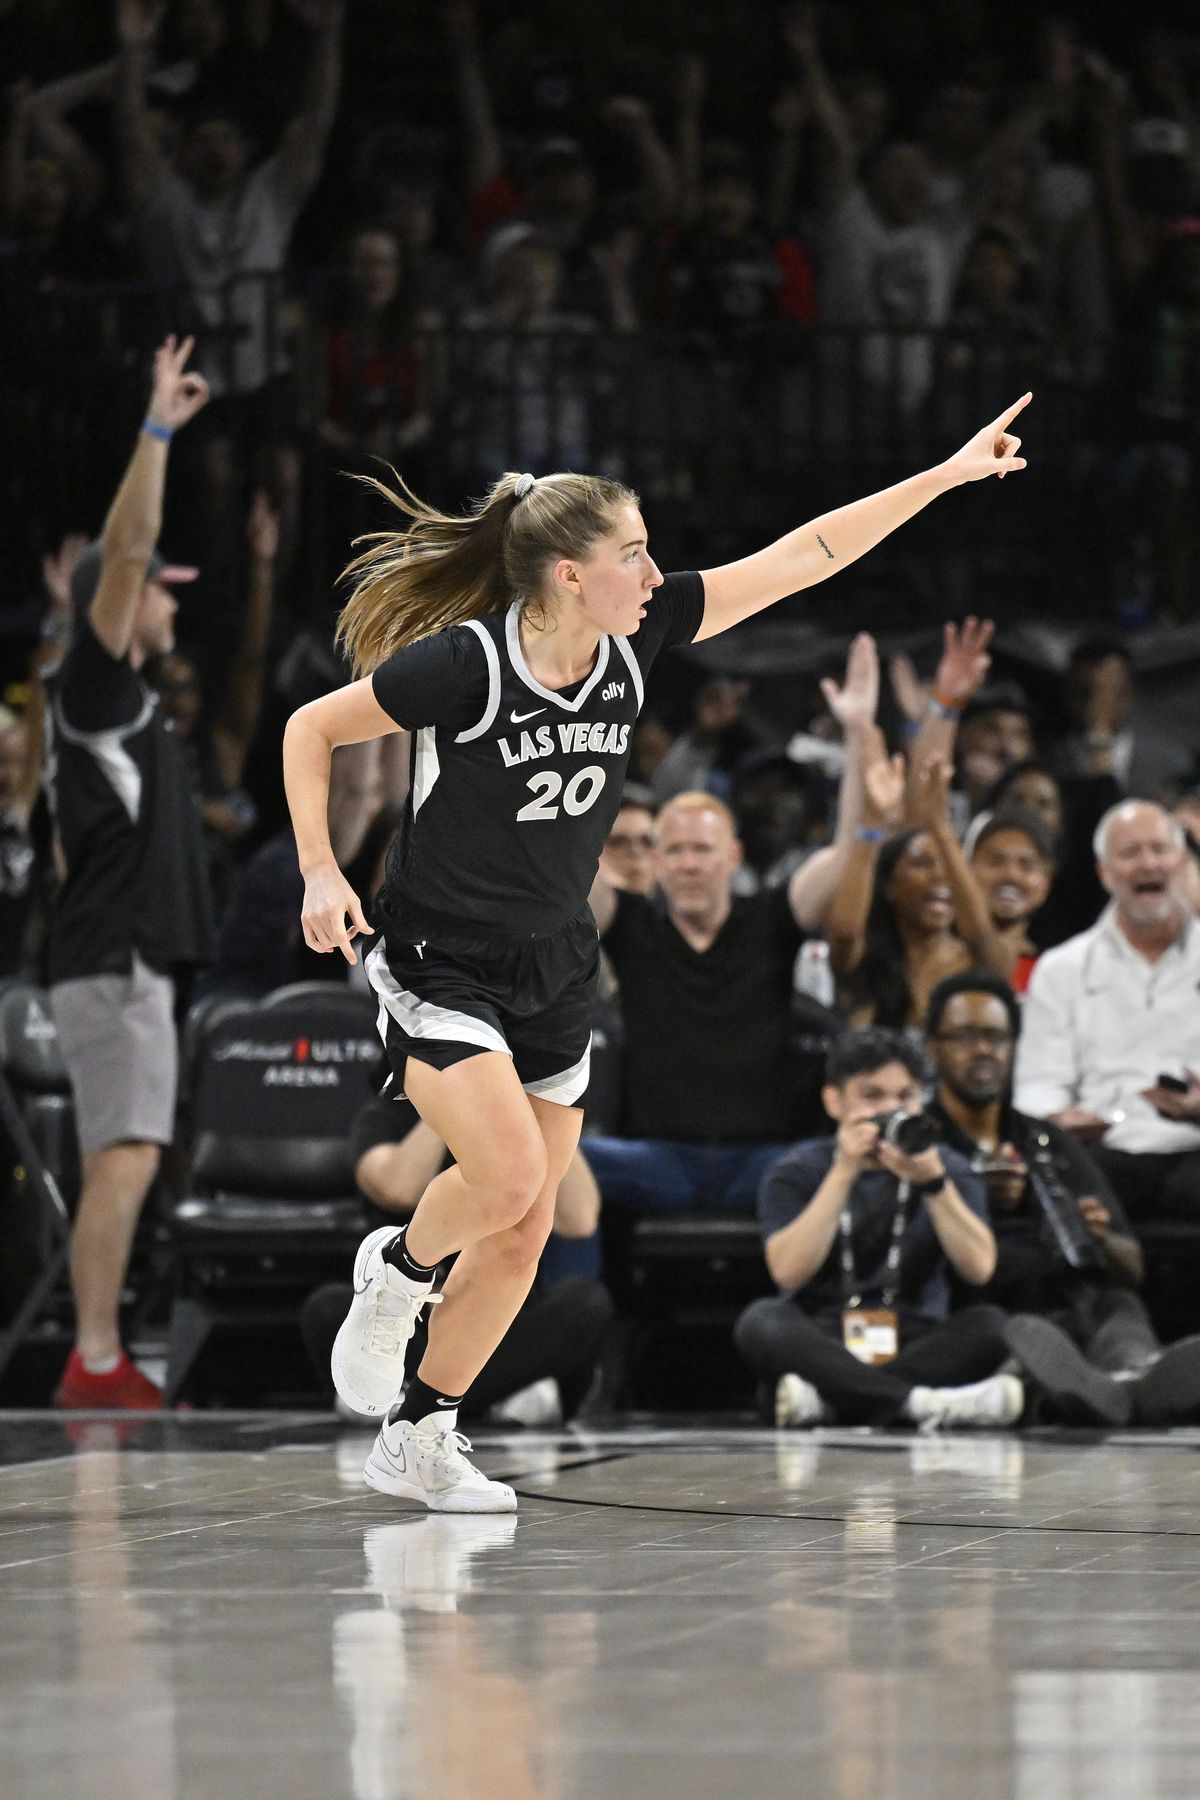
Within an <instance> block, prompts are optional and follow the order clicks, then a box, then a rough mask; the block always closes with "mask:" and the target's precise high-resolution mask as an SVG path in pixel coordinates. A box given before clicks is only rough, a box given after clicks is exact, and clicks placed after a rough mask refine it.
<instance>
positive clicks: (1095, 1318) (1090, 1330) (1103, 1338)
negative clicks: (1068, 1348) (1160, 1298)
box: [1050, 1285, 1162, 1374]
mask: <svg viewBox="0 0 1200 1800" xmlns="http://www.w3.org/2000/svg"><path fill="white" fill-rule="evenodd" d="M1050 1317H1051V1318H1052V1319H1053V1321H1054V1323H1055V1324H1056V1325H1061V1326H1062V1328H1063V1330H1064V1331H1065V1332H1066V1333H1067V1335H1068V1337H1070V1338H1072V1339H1073V1340H1074V1341H1075V1343H1076V1344H1078V1346H1079V1348H1080V1349H1081V1350H1082V1351H1083V1354H1084V1355H1085V1356H1086V1357H1087V1359H1088V1361H1089V1362H1090V1363H1093V1364H1094V1365H1095V1367H1096V1368H1098V1369H1105V1370H1107V1371H1108V1373H1109V1374H1115V1373H1116V1371H1117V1370H1118V1369H1142V1368H1145V1366H1146V1364H1147V1363H1150V1362H1153V1361H1154V1359H1155V1357H1156V1356H1158V1355H1159V1353H1160V1351H1161V1350H1162V1340H1161V1339H1160V1337H1159V1335H1158V1333H1157V1332H1156V1331H1155V1329H1154V1326H1153V1325H1152V1324H1151V1322H1150V1314H1149V1313H1148V1312H1147V1311H1146V1303H1145V1301H1144V1300H1143V1299H1142V1297H1141V1295H1140V1294H1135V1293H1134V1291H1133V1289H1132V1288H1119V1287H1099V1286H1092V1285H1089V1286H1088V1287H1085V1288H1082V1289H1081V1290H1080V1292H1079V1293H1078V1294H1076V1295H1075V1297H1074V1299H1073V1300H1072V1302H1071V1304H1070V1306H1069V1307H1068V1308H1067V1310H1066V1311H1065V1312H1061V1313H1051V1314H1050Z"/></svg>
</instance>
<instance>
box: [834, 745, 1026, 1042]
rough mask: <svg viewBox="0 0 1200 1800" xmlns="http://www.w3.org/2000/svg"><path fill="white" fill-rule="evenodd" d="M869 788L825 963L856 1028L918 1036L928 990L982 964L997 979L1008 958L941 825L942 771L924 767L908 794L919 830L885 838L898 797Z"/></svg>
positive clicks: (899, 790)
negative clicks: (913, 1030)
mask: <svg viewBox="0 0 1200 1800" xmlns="http://www.w3.org/2000/svg"><path fill="white" fill-rule="evenodd" d="M899 765H900V759H899V758H898V757H897V758H894V759H893V768H892V772H891V783H890V790H889V789H888V788H886V787H885V786H883V785H878V786H876V788H875V789H874V790H873V789H872V788H870V787H869V788H868V791H867V797H866V801H865V805H864V815H863V816H864V821H865V822H864V826H863V829H862V830H861V831H860V832H859V833H858V835H857V841H856V842H855V844H854V845H853V847H852V849H851V851H850V854H849V856H848V858H847V861H846V869H845V874H844V876H843V878H842V880H841V881H840V882H839V884H838V890H837V893H836V895H835V897H834V900H833V904H832V905H831V907H830V909H829V917H828V925H827V935H828V937H829V953H830V962H831V964H832V967H833V972H834V975H835V976H836V977H837V978H838V980H839V982H840V984H841V991H842V997H843V1006H844V1008H845V1009H846V1010H847V1011H848V1013H849V1016H850V1018H851V1019H852V1021H853V1022H854V1024H856V1025H869V1024H874V1025H885V1026H887V1027H889V1028H890V1029H892V1030H896V1031H900V1030H904V1029H905V1028H906V1027H909V1026H914V1027H917V1028H918V1029H919V1028H920V1026H921V1024H922V1022H923V1020H924V1017H925V1011H926V1007H927V1005H928V1000H929V995H930V993H931V992H932V990H933V988H934V987H935V986H936V985H937V983H938V982H939V981H941V980H942V979H943V978H944V977H945V976H947V975H953V974H956V973H957V972H958V971H959V970H960V969H965V968H969V967H970V966H971V964H972V963H975V962H985V963H987V965H988V966H989V967H996V968H998V969H999V970H1000V972H1001V973H1004V971H1005V969H1006V968H1007V966H1008V962H1009V952H1008V950H1007V949H1006V948H1005V947H1004V946H1003V944H1002V943H1001V942H1000V940H999V939H998V937H997V934H996V932H995V930H994V928H993V926H992V923H991V920H990V918H989V917H988V911H987V906H986V904H985V902H984V898H983V895H982V893H981V892H980V890H979V888H978V887H977V886H976V884H975V880H974V877H973V876H972V874H971V871H970V869H969V868H968V866H967V861H966V858H965V857H964V855H963V853H962V849H961V846H960V845H959V842H958V839H957V838H956V837H955V835H954V832H953V830H952V828H951V825H950V814H949V769H948V767H947V765H946V764H945V763H939V762H933V763H929V764H928V765H927V766H926V768H925V770H924V771H923V774H922V776H921V779H920V783H919V786H918V788H917V792H916V801H915V804H916V808H917V812H918V816H919V823H918V824H916V825H915V826H913V827H912V828H911V829H909V830H907V831H902V832H900V833H899V835H898V836H895V837H890V836H889V832H890V830H891V826H892V822H893V821H894V819H895V816H896V813H897V811H898V808H899V805H900V801H901V798H902V795H903V789H904V774H903V770H902V768H901V767H900V766H899Z"/></svg>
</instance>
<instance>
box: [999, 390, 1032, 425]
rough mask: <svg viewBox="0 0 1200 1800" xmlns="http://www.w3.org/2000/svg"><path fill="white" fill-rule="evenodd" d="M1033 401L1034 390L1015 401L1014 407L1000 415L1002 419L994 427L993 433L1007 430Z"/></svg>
mask: <svg viewBox="0 0 1200 1800" xmlns="http://www.w3.org/2000/svg"><path fill="white" fill-rule="evenodd" d="M1032 399H1033V393H1032V390H1031V391H1030V392H1029V393H1028V394H1022V395H1021V398H1020V399H1019V400H1017V401H1014V403H1013V404H1012V406H1010V407H1009V408H1008V410H1007V412H1002V413H1001V414H1000V417H999V418H998V419H997V420H996V422H995V423H994V425H993V426H992V430H993V431H1003V430H1005V428H1006V427H1007V426H1009V425H1011V424H1012V422H1013V420H1014V419H1015V418H1016V416H1017V414H1018V413H1019V412H1024V410H1025V408H1026V407H1027V406H1028V405H1029V402H1030V401H1031V400H1032Z"/></svg>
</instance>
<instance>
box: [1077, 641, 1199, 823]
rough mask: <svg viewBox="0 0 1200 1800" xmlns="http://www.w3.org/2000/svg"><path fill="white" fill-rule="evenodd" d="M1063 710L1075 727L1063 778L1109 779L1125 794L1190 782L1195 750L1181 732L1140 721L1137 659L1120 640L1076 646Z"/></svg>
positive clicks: (1147, 792)
mask: <svg viewBox="0 0 1200 1800" xmlns="http://www.w3.org/2000/svg"><path fill="white" fill-rule="evenodd" d="M1062 710H1063V713H1064V715H1065V717H1066V718H1067V720H1068V721H1069V722H1070V729H1069V731H1067V732H1066V734H1065V735H1064V736H1063V737H1062V738H1061V739H1060V740H1059V743H1058V745H1057V747H1056V751H1055V760H1056V767H1057V768H1058V771H1059V773H1060V774H1062V775H1064V776H1096V775H1110V776H1111V777H1112V779H1113V780H1114V781H1115V783H1116V785H1117V789H1118V791H1119V793H1121V794H1158V793H1160V792H1161V791H1162V790H1163V789H1164V788H1169V787H1171V786H1173V785H1176V786H1177V785H1179V784H1180V783H1182V782H1185V781H1186V780H1187V779H1188V777H1189V775H1190V774H1191V772H1192V769H1193V768H1194V766H1195V760H1196V758H1195V752H1194V751H1192V750H1190V749H1189V748H1188V747H1187V746H1186V745H1184V744H1182V743H1181V742H1180V740H1179V736H1178V734H1177V733H1173V732H1167V731H1161V730H1158V729H1156V728H1155V727H1154V726H1153V725H1149V724H1147V723H1146V721H1145V719H1144V718H1139V717H1138V715H1137V683H1136V679H1135V676H1134V670H1133V658H1132V657H1131V656H1130V654H1129V650H1128V648H1127V647H1126V645H1124V644H1123V643H1121V642H1120V641H1119V640H1118V639H1115V638H1085V639H1084V641H1083V642H1082V643H1079V644H1076V646H1075V648H1074V650H1073V651H1072V652H1071V660H1070V663H1069V664H1068V665H1067V671H1066V674H1065V676H1064V677H1063V698H1062Z"/></svg>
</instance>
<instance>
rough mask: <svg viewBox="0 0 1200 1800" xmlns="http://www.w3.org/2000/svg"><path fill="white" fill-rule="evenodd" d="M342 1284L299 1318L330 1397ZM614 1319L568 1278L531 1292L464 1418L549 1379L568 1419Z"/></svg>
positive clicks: (591, 1284)
mask: <svg viewBox="0 0 1200 1800" xmlns="http://www.w3.org/2000/svg"><path fill="white" fill-rule="evenodd" d="M352 1294H353V1289H352V1287H351V1286H350V1284H349V1282H341V1281H331V1282H328V1283H327V1284H326V1285H325V1286H324V1287H319V1288H317V1289H316V1291H315V1292H314V1293H311V1294H310V1295H309V1296H308V1299H307V1300H306V1301H305V1302H304V1306H303V1307H302V1309H301V1313H300V1329H301V1331H302V1332H303V1334H304V1344H305V1348H306V1349H307V1351H308V1354H309V1357H310V1359H311V1361H312V1365H313V1368H314V1369H315V1370H316V1371H317V1374H318V1376H319V1377H320V1380H321V1383H322V1385H323V1386H324V1387H326V1388H327V1389H328V1390H329V1391H330V1392H332V1384H331V1383H330V1378H329V1357H330V1353H331V1352H332V1350H333V1340H334V1338H335V1337H336V1336H337V1332H338V1327H339V1325H340V1324H341V1322H342V1320H343V1319H344V1318H345V1316H346V1313H347V1311H348V1310H349V1306H350V1300H351V1296H352ZM612 1319H613V1303H612V1301H611V1300H610V1299H609V1295H608V1289H607V1288H606V1287H605V1286H604V1284H603V1283H602V1282H599V1281H589V1280H585V1279H583V1278H582V1277H579V1276H574V1277H571V1278H569V1279H568V1280H566V1281H556V1282H555V1283H554V1285H553V1287H549V1288H546V1289H545V1290H544V1291H539V1290H537V1289H535V1290H534V1292H533V1293H532V1294H530V1296H529V1298H528V1300H526V1302H525V1304H524V1306H522V1308H521V1310H520V1312H519V1313H518V1314H517V1316H516V1318H515V1319H514V1320H513V1322H512V1324H511V1325H510V1326H509V1328H508V1330H507V1332H506V1333H505V1335H504V1337H503V1338H502V1339H501V1341H500V1343H499V1345H498V1346H497V1348H496V1349H495V1350H494V1351H493V1353H492V1356H491V1358H490V1359H489V1361H488V1363H487V1365H486V1367H485V1368H484V1369H483V1370H482V1371H481V1372H480V1374H479V1375H477V1376H476V1378H475V1380H474V1381H473V1382H472V1383H471V1389H470V1392H469V1393H468V1394H467V1396H466V1398H465V1399H464V1401H463V1404H462V1407H461V1409H460V1410H461V1412H462V1415H463V1417H464V1418H478V1417H479V1415H480V1414H481V1413H485V1412H486V1411H487V1409H488V1407H489V1406H495V1405H496V1404H497V1403H498V1402H499V1401H501V1400H507V1399H508V1396H509V1395H510V1394H515V1393H518V1392H519V1391H520V1389H521V1388H524V1387H528V1386H529V1385H530V1384H531V1383H532V1382H534V1381H542V1380H544V1379H545V1378H546V1377H547V1376H553V1378H554V1380H555V1381H557V1383H558V1386H559V1392H560V1393H561V1394H562V1402H563V1412H564V1414H565V1416H566V1417H567V1418H570V1416H571V1414H572V1412H574V1410H575V1408H576V1407H577V1406H578V1405H579V1403H580V1401H581V1400H582V1399H583V1397H584V1395H585V1394H586V1393H587V1390H588V1388H589V1386H590V1385H591V1379H592V1371H593V1369H594V1368H595V1365H596V1358H597V1356H598V1355H599V1352H600V1346H601V1344H602V1342H603V1340H604V1335H605V1333H606V1332H607V1330H608V1328H609V1326H610V1325H611V1323H612ZM425 1344H426V1326H425V1321H424V1319H423V1318H422V1319H420V1320H418V1322H417V1329H416V1331H415V1333H414V1334H413V1340H412V1342H411V1344H410V1345H409V1347H408V1356H407V1359H406V1363H407V1372H408V1374H409V1375H410V1376H411V1375H413V1374H415V1372H416V1370H417V1367H418V1365H419V1364H420V1361H421V1358H422V1356H424V1354H425Z"/></svg>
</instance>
